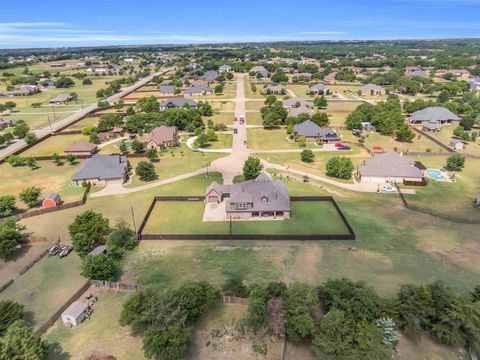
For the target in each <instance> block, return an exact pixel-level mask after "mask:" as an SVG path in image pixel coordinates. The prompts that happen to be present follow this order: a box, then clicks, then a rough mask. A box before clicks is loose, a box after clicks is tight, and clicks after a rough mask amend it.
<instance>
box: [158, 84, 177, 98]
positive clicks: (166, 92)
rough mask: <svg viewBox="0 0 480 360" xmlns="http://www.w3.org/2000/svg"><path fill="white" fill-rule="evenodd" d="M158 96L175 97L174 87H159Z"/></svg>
mask: <svg viewBox="0 0 480 360" xmlns="http://www.w3.org/2000/svg"><path fill="white" fill-rule="evenodd" d="M160 95H162V96H173V95H175V86H173V85H161V86H160Z"/></svg>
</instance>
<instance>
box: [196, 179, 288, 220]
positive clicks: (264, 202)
mask: <svg viewBox="0 0 480 360" xmlns="http://www.w3.org/2000/svg"><path fill="white" fill-rule="evenodd" d="M205 201H206V202H208V203H221V202H223V201H225V219H226V220H229V219H232V220H236V219H242V220H247V219H252V218H270V219H271V218H274V219H279V220H282V219H288V218H290V215H291V210H290V197H289V196H288V191H287V188H286V186H285V184H284V183H283V182H281V181H280V180H272V179H271V178H270V177H269V176H268V175H267V174H265V173H261V174H260V175H259V176H258V177H257V178H256V179H255V180H247V181H242V182H239V183H235V184H232V185H219V184H217V183H216V182H213V183H212V184H210V186H209V187H208V188H207V190H206V191H205Z"/></svg>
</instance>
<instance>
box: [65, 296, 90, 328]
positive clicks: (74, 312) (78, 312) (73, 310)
mask: <svg viewBox="0 0 480 360" xmlns="http://www.w3.org/2000/svg"><path fill="white" fill-rule="evenodd" d="M87 311H88V304H87V303H84V302H82V301H74V302H73V303H72V304H70V306H69V307H68V308H66V309H65V311H64V312H63V313H62V321H63V324H64V325H65V326H78V325H80V324H81V323H82V321H83V319H85V316H86V314H87Z"/></svg>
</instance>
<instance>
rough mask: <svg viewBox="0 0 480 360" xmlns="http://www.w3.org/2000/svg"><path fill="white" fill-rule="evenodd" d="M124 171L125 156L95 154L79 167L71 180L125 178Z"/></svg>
mask: <svg viewBox="0 0 480 360" xmlns="http://www.w3.org/2000/svg"><path fill="white" fill-rule="evenodd" d="M126 171H127V157H126V156H121V155H102V154H95V155H93V156H92V157H91V158H89V159H87V161H85V162H84V163H83V164H82V166H80V168H79V169H78V171H77V172H76V173H75V174H74V175H73V176H72V180H74V181H79V180H86V179H100V180H107V179H119V178H123V177H124V176H125V173H126Z"/></svg>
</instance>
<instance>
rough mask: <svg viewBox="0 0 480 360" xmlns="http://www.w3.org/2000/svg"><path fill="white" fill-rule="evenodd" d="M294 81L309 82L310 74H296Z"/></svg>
mask: <svg viewBox="0 0 480 360" xmlns="http://www.w3.org/2000/svg"><path fill="white" fill-rule="evenodd" d="M293 79H294V80H296V81H304V80H306V81H310V80H311V79H312V74H310V73H306V72H305V73H298V74H296V75H295V76H294V77H293Z"/></svg>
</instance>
